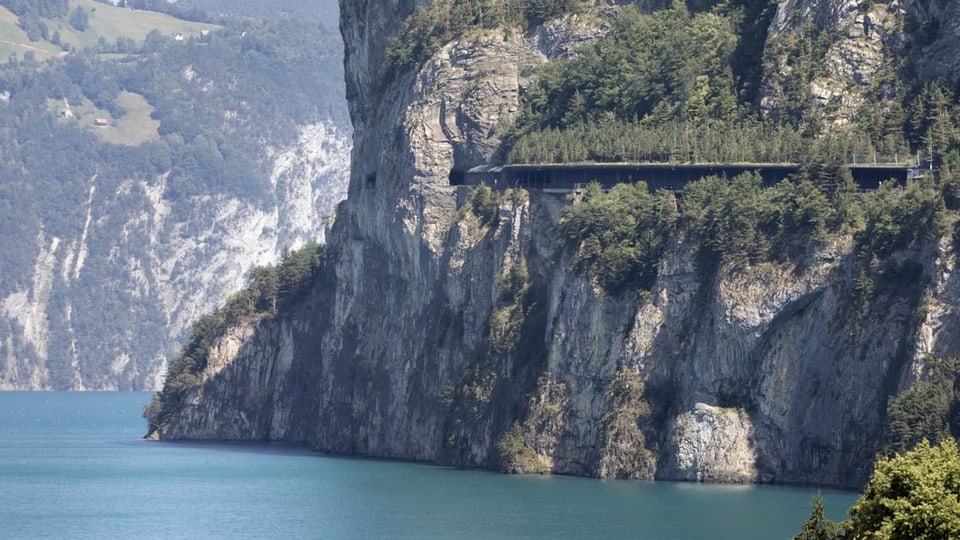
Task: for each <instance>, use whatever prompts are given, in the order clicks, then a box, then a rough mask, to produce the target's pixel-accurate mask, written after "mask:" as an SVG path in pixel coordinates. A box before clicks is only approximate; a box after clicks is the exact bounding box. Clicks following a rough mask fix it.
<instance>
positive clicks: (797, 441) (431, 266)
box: [159, 0, 960, 487]
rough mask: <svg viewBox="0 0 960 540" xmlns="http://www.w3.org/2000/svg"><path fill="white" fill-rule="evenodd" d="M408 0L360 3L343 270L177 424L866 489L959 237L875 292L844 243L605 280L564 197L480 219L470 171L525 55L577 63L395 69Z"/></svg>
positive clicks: (544, 463) (638, 473) (218, 369)
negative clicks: (562, 230)
mask: <svg viewBox="0 0 960 540" xmlns="http://www.w3.org/2000/svg"><path fill="white" fill-rule="evenodd" d="M413 4H414V3H413V2H397V1H391V2H375V1H352V0H351V1H346V0H343V1H342V2H341V9H342V21H341V25H342V30H343V34H344V38H345V40H346V51H347V60H346V71H347V88H348V97H349V100H350V108H351V115H352V119H353V123H354V126H355V133H354V146H353V156H352V172H351V182H350V192H349V198H348V200H347V201H346V202H345V203H344V204H342V205H341V206H340V208H339V211H338V214H337V219H336V222H335V225H334V227H333V229H332V232H331V234H330V236H329V244H328V249H327V261H326V263H325V269H324V272H323V273H322V275H321V276H320V277H318V280H317V282H316V283H315V285H314V287H313V288H312V289H311V290H310V292H309V293H308V294H307V295H305V296H304V297H303V298H302V299H300V301H299V302H298V303H297V304H296V305H295V306H294V307H292V308H291V309H290V310H288V311H286V312H284V313H283V314H281V315H280V316H278V317H277V318H275V319H272V320H263V321H259V322H257V323H251V324H250V325H248V326H246V327H243V328H236V329H234V330H232V331H231V333H229V334H228V335H227V336H226V337H225V338H224V339H223V340H222V341H221V342H220V343H219V344H218V345H217V346H216V349H215V354H214V355H213V356H214V357H215V360H213V361H211V362H210V364H209V365H208V367H207V369H206V371H205V372H204V373H203V374H202V378H203V383H202V384H200V385H199V386H198V387H197V388H196V389H195V390H193V391H192V392H191V393H190V394H189V395H188V396H187V398H186V402H185V403H184V406H183V408H182V409H181V410H180V411H179V413H178V414H177V415H176V416H175V417H174V418H173V419H172V420H171V422H170V423H169V424H167V425H165V426H164V427H163V428H162V430H161V432H160V433H159V436H160V437H162V438H165V439H244V440H287V441H299V442H307V443H309V444H310V445H311V446H312V447H314V448H316V449H317V450H321V451H325V452H333V453H348V454H361V455H367V456H375V457H383V458H398V459H407V460H422V461H431V462H437V463H447V464H454V465H460V466H479V467H492V468H502V469H510V470H544V469H545V470H549V471H552V472H554V473H562V474H574V475H589V476H602V477H623V478H651V477H656V478H661V479H684V480H701V481H722V482H790V483H815V484H822V485H834V486H844V487H853V486H858V485H859V484H860V483H861V482H863V481H864V480H865V478H866V477H867V475H868V473H869V471H870V466H871V463H872V460H873V457H874V455H875V452H876V451H877V449H878V444H879V443H878V441H879V439H880V435H881V434H882V430H883V420H884V415H885V410H886V404H887V399H888V398H889V397H890V396H891V395H893V394H895V393H896V392H897V391H899V390H902V389H903V388H905V387H907V386H909V385H910V384H911V383H912V382H913V381H914V380H915V377H916V373H917V372H918V366H920V365H921V364H922V361H923V357H924V354H926V353H928V352H929V353H937V354H944V353H949V352H955V351H956V350H957V345H958V343H957V337H956V332H955V331H953V330H952V328H954V327H955V324H954V321H955V318H956V317H957V311H956V309H955V308H954V307H952V306H956V305H958V304H957V303H956V302H955V301H954V300H953V299H954V298H956V296H957V295H958V294H960V282H958V278H957V276H956V273H955V271H954V268H953V263H951V262H948V259H950V257H951V256H952V255H949V254H948V253H947V252H946V251H945V250H946V248H945V247H941V246H940V245H939V244H936V243H935V242H928V244H927V245H925V246H924V247H923V248H922V249H920V250H919V251H918V252H916V253H909V254H902V255H901V256H903V257H909V258H910V260H913V261H917V262H916V267H915V268H914V270H916V280H914V282H912V283H913V285H911V286H908V287H893V286H888V287H885V286H883V284H882V283H880V284H878V285H877V287H876V290H875V291H874V292H873V293H872V295H871V296H870V297H869V298H864V297H863V295H862V294H860V293H859V292H858V290H859V289H858V285H857V270H858V268H860V266H859V265H860V264H861V263H860V262H858V256H857V254H856V253H855V252H854V249H853V245H852V242H851V241H850V240H849V239H846V238H837V239H836V240H835V242H834V243H833V244H831V245H829V246H827V247H825V248H823V249H820V250H819V251H817V252H816V253H815V254H813V255H811V256H809V257H808V258H806V259H805V260H803V261H800V262H783V263H763V264H755V265H746V264H733V263H728V264H726V265H724V266H721V267H720V268H717V269H713V270H709V271H708V270H703V269H701V268H699V267H698V265H697V264H696V263H695V259H696V257H695V253H694V250H695V246H694V245H692V243H691V242H689V241H687V240H684V239H676V241H674V242H673V243H672V244H671V246H670V247H669V248H668V249H667V251H666V253H665V254H664V256H663V258H662V260H661V262H660V266H659V268H658V278H657V281H656V284H655V286H654V288H653V290H652V292H651V294H650V295H649V296H642V297H638V296H637V295H636V294H631V293H626V294H623V295H613V296H611V295H607V294H604V293H603V292H602V291H600V290H599V289H597V288H596V287H595V285H594V284H593V283H592V282H591V281H590V279H589V278H588V277H587V276H585V275H583V274H582V273H579V272H577V271H575V269H574V265H573V261H572V260H571V259H572V254H570V253H569V251H568V250H567V249H566V248H565V247H564V245H563V243H562V242H560V240H559V239H558V237H557V235H556V233H555V232H554V230H553V225H554V224H555V223H556V222H557V219H558V216H559V214H560V211H561V208H562V207H563V205H565V204H569V201H568V200H565V199H564V197H563V196H562V195H552V194H547V193H540V192H530V193H527V192H524V191H508V192H505V193H502V194H500V196H499V198H498V207H497V211H496V212H494V214H493V215H491V216H483V215H477V213H476V212H473V211H471V210H470V208H469V207H470V194H469V193H468V192H467V190H465V189H462V188H455V187H451V186H450V185H449V176H450V173H451V171H456V170H464V169H466V168H469V167H472V166H474V165H477V164H481V163H484V162H486V161H488V160H490V159H491V157H492V156H493V154H494V152H495V149H496V148H497V146H498V139H497V133H496V130H495V129H494V128H495V126H496V124H497V121H498V120H499V119H500V118H502V117H503V116H504V115H506V114H510V113H511V112H512V111H513V110H514V109H515V108H516V107H518V106H519V103H518V99H519V95H520V93H521V92H522V88H523V86H524V84H525V80H524V77H525V74H526V73H527V72H528V71H527V69H526V67H527V66H528V65H529V64H530V63H531V62H541V61H544V60H546V59H547V57H546V55H549V54H564V52H563V51H565V50H566V49H565V48H564V47H563V46H557V42H558V41H557V40H558V37H557V34H556V33H553V32H540V33H537V34H535V35H534V37H533V38H529V37H528V38H523V37H521V36H517V35H513V34H510V33H503V32H498V31H491V32H486V33H478V34H477V35H475V36H471V38H470V39H469V40H464V41H462V42H455V43H452V44H450V45H447V46H446V47H444V48H443V49H441V50H440V51H439V52H438V53H437V54H436V55H434V56H433V58H432V59H431V60H430V61H429V62H427V64H426V65H425V66H423V68H422V69H420V70H419V71H417V72H416V73H402V74H394V73H392V72H390V71H389V69H388V67H386V65H385V64H384V62H383V59H384V48H385V46H386V39H387V36H389V35H391V34H392V33H393V32H394V31H395V30H396V25H397V24H398V21H399V20H400V19H401V18H402V16H403V15H405V14H406V13H408V12H409V11H410V10H412V9H413ZM795 4H796V2H787V3H784V4H783V5H782V6H781V11H782V12H783V13H781V14H780V15H779V16H778V21H781V22H778V23H776V24H778V25H781V24H786V22H784V21H788V20H789V19H790V13H789V12H790V11H791V10H794V11H795V10H797V9H799V8H798V7H797V6H796V5H795ZM811 5H812V4H811ZM810 9H813V8H812V7H811V8H810ZM878 9H879V8H878ZM841 11H843V10H841ZM844 13H846V12H844ZM851 17H852V18H851V21H853V20H854V19H856V18H857V17H859V15H857V16H853V15H851ZM881 18H882V17H881ZM844 20H846V19H844ZM865 20H866V19H864V21H865ZM871 20H873V19H871ZM852 24H853V22H851V25H852ZM877 24H878V25H880V26H882V24H881V23H880V22H878V23H877ZM569 27H570V28H578V25H576V24H571V25H569ZM884 28H885V27H884ZM584 31H585V32H593V31H596V30H595V29H586V30H584ZM864 31H865V32H866V30H864ZM851 32H852V30H851ZM871 32H873V31H872V30H871ZM868 33H869V32H868ZM547 35H549V36H550V44H545V43H543V42H541V41H538V37H537V36H547ZM870 35H871V36H874V35H875V37H876V39H877V40H879V41H877V43H881V42H882V40H883V39H884V37H885V36H886V34H885V33H884V31H879V30H878V31H877V33H875V34H870ZM581 38H582V35H581V32H580V31H579V30H578V31H576V32H574V33H573V34H568V35H566V37H565V38H564V39H565V40H567V41H569V42H576V41H578V40H579V39H581ZM858 47H859V45H858ZM868 48H869V47H868ZM873 60H876V61H877V62H882V61H883V59H882V57H877V58H874V59H873ZM873 60H871V61H873ZM840 64H842V62H841V63H840ZM840 64H838V65H840ZM864 69H867V68H864ZM867 71H869V69H867ZM853 72H857V70H854V71H853ZM853 72H851V73H853ZM854 78H855V77H854ZM834 82H836V83H837V84H847V82H846V79H843V80H842V81H841V80H839V79H838V81H834ZM831 84H832V83H831ZM858 84H859V83H858ZM851 106H852V104H851ZM922 306H929V307H930V309H920V308H921V307H922ZM518 434H519V436H518ZM498 443H500V444H498Z"/></svg>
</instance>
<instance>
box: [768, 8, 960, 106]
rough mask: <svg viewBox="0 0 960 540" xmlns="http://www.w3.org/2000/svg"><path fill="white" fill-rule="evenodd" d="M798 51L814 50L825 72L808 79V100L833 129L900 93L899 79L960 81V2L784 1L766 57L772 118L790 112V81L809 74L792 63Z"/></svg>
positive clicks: (772, 26)
mask: <svg viewBox="0 0 960 540" xmlns="http://www.w3.org/2000/svg"><path fill="white" fill-rule="evenodd" d="M818 42H819V43H820V45H819V46H818V45H816V43H818ZM798 43H802V44H803V45H798ZM798 46H799V47H803V46H805V47H807V48H809V49H810V50H812V51H813V52H814V57H812V58H810V61H812V62H813V63H815V64H817V66H818V70H817V71H818V73H817V74H816V76H815V77H813V79H812V80H810V81H808V85H809V93H808V101H809V102H810V104H811V105H812V106H813V107H814V109H815V110H816V111H817V112H818V113H819V114H821V115H822V116H823V118H824V120H825V121H826V122H827V123H828V124H832V125H843V124H846V123H848V122H849V121H850V120H851V118H852V116H853V115H854V114H855V113H856V111H857V108H858V107H860V106H861V105H862V104H863V103H864V100H865V98H866V96H867V93H869V92H872V93H873V94H874V99H876V98H877V96H882V98H883V99H887V98H890V97H892V96H893V95H894V93H895V92H896V91H897V88H894V87H893V86H891V85H892V84H894V83H893V81H892V78H891V77H890V75H892V74H894V73H897V72H901V73H903V72H906V73H909V75H907V76H908V77H909V78H913V77H916V78H918V79H919V80H920V81H921V82H925V81H930V80H934V79H937V80H943V81H947V82H949V83H950V84H956V82H957V81H958V80H960V75H958V73H960V60H958V59H957V55H956V54H955V53H954V51H956V50H957V47H958V46H960V2H956V1H953V0H949V1H946V2H925V1H913V0H906V1H899V0H894V1H890V2H871V1H860V0H787V1H784V2H781V3H780V4H779V6H778V8H777V12H776V15H775V17H774V19H773V21H772V23H771V25H770V29H769V36H768V42H767V47H766V49H765V54H764V66H765V68H764V84H763V86H764V88H763V91H762V97H761V106H762V108H763V110H764V112H765V113H766V114H770V115H777V114H779V113H780V112H781V111H782V108H783V106H784V102H785V100H786V97H785V95H784V92H785V89H786V86H787V84H788V83H787V79H788V78H789V77H790V75H791V74H792V73H793V72H794V71H796V70H798V69H802V68H798V66H797V65H796V64H794V63H792V62H791V61H789V60H788V56H789V50H790V49H791V48H794V50H796V48H797V47H798ZM820 47H824V48H823V50H820ZM791 82H792V83H795V82H796V81H795V80H794V81H791Z"/></svg>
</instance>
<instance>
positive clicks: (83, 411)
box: [0, 392, 856, 540]
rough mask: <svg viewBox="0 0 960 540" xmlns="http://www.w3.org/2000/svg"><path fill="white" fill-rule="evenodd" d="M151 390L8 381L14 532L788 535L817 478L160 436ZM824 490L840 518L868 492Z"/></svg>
mask: <svg viewBox="0 0 960 540" xmlns="http://www.w3.org/2000/svg"><path fill="white" fill-rule="evenodd" d="M149 399H150V394H149V393H143V392H140V393H33V392H0V538H15V539H19V538H31V539H32V538H410V539H421V538H423V539H434V538H436V539H440V538H443V539H446V538H491V539H492V538H550V539H554V538H556V539H563V538H633V539H658V540H659V539H663V540H674V539H676V540H679V539H699V538H704V539H715V540H722V539H731V540H733V539H738V540H740V539H753V538H756V539H777V538H790V537H792V536H793V535H794V534H796V533H797V532H799V527H800V524H801V523H802V522H803V520H804V519H806V518H807V516H809V512H810V503H811V501H812V497H813V494H814V493H815V491H816V490H814V489H806V488H783V487H770V486H747V487H742V486H735V487H729V486H707V485H696V484H686V483H672V482H659V483H642V482H601V481H597V480H591V479H583V478H566V477H520V476H505V475H499V474H494V473H490V472H484V471H465V470H456V469H449V468H444V467H435V466H430V465H419V464H410V463H391V462H382V461H372V460H358V459H345V458H331V457H324V456H320V455H317V454H312V453H310V452H307V451H305V450H300V449H287V448H280V447H272V446H259V447H254V446H238V445H222V444H221V445H217V444H182V443H157V442H147V441H143V440H141V439H140V437H141V436H142V435H143V432H144V430H145V424H144V421H143V419H142V418H141V417H140V411H141V409H142V408H143V406H144V405H145V404H146V403H147V402H148V401H149ZM824 496H825V498H826V503H827V510H828V514H829V515H830V516H831V517H832V518H834V519H841V518H843V517H844V512H845V511H846V509H847V508H848V507H849V506H850V505H851V504H852V503H853V502H854V500H855V498H856V497H855V495H854V494H851V493H838V492H824Z"/></svg>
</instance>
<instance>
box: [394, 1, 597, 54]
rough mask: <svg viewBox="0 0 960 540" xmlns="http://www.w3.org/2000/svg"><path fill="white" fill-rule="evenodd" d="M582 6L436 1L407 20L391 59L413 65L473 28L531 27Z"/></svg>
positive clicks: (417, 9) (539, 3) (563, 3)
mask: <svg viewBox="0 0 960 540" xmlns="http://www.w3.org/2000/svg"><path fill="white" fill-rule="evenodd" d="M579 5H580V1H579V0H465V1H463V0H434V1H433V2H430V3H429V4H427V5H422V6H417V8H416V9H414V10H413V13H411V14H410V15H409V16H407V18H406V19H404V21H403V25H402V26H401V28H400V32H399V34H398V35H397V36H396V37H394V38H392V39H391V41H390V46H389V48H388V50H387V61H388V62H390V65H391V66H393V67H394V68H397V69H408V68H413V67H416V66H418V65H420V64H421V63H423V62H424V61H426V60H427V59H428V58H430V56H432V55H433V53H435V52H436V51H437V50H439V49H440V47H442V46H443V45H445V44H446V43H449V42H450V41H452V40H453V39H455V38H456V37H458V36H461V35H463V33H464V32H466V31H468V30H470V29H475V28H487V29H489V28H501V27H516V28H521V29H527V28H530V27H532V26H536V25H538V24H540V23H542V22H544V21H545V20H548V19H551V18H553V17H556V16H558V15H562V14H564V13H567V12H570V11H574V10H576V9H577V8H578V6H579Z"/></svg>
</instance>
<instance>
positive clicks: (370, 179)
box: [367, 173, 377, 187]
mask: <svg viewBox="0 0 960 540" xmlns="http://www.w3.org/2000/svg"><path fill="white" fill-rule="evenodd" d="M376 185H377V173H367V187H374V186H376Z"/></svg>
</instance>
